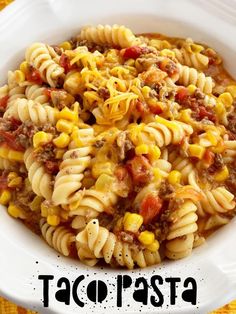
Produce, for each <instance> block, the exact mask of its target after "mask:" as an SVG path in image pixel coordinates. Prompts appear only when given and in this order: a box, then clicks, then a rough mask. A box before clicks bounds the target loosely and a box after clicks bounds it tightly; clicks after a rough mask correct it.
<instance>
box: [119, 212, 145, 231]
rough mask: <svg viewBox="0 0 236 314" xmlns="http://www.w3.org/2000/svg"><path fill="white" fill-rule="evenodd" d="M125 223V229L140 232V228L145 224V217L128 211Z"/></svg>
mask: <svg viewBox="0 0 236 314" xmlns="http://www.w3.org/2000/svg"><path fill="white" fill-rule="evenodd" d="M123 224H124V230H125V231H130V232H138V230H139V228H140V227H141V225H142V224H143V217H142V216H141V215H139V214H133V213H129V212H127V213H126V214H125V216H124V221H123Z"/></svg>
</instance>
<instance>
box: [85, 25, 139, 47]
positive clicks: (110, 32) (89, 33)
mask: <svg viewBox="0 0 236 314" xmlns="http://www.w3.org/2000/svg"><path fill="white" fill-rule="evenodd" d="M80 37H81V39H87V40H88V41H91V42H94V43H95V44H102V45H110V46H119V47H121V48H126V47H130V46H134V45H136V44H139V43H140V39H139V38H137V37H135V35H134V34H133V33H132V31H131V30H130V29H128V28H126V27H125V26H119V25H113V26H110V25H105V26H103V25H98V26H97V27H93V26H87V27H84V28H83V29H82V30H81V34H80Z"/></svg>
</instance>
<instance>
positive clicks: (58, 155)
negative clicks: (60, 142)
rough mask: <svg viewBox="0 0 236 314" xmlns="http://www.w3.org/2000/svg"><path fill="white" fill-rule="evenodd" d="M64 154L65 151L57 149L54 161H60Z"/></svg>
mask: <svg viewBox="0 0 236 314" xmlns="http://www.w3.org/2000/svg"><path fill="white" fill-rule="evenodd" d="M64 154H65V149H62V148H57V149H56V152H55V158H56V159H62V157H63V155H64Z"/></svg>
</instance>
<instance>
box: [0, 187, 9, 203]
mask: <svg viewBox="0 0 236 314" xmlns="http://www.w3.org/2000/svg"><path fill="white" fill-rule="evenodd" d="M10 200H11V192H10V191H8V190H3V191H2V193H1V196H0V204H2V205H7V204H9V202H10Z"/></svg>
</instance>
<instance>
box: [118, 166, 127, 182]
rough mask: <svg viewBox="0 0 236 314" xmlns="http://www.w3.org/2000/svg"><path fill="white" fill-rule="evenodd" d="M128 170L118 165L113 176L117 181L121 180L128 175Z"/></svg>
mask: <svg viewBox="0 0 236 314" xmlns="http://www.w3.org/2000/svg"><path fill="white" fill-rule="evenodd" d="M128 174H129V173H128V170H127V169H126V168H125V167H122V166H119V167H118V168H116V170H115V176H116V177H117V179H118V180H119V181H122V180H124V179H125V177H126V176H127V175H128Z"/></svg>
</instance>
